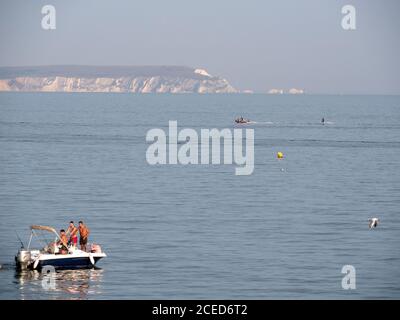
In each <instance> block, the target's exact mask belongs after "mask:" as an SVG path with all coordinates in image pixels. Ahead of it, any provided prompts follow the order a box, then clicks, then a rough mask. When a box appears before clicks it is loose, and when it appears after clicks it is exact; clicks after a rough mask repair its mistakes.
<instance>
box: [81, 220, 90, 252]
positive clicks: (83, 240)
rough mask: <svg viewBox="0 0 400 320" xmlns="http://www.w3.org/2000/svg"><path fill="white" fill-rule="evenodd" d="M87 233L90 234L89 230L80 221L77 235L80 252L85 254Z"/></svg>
mask: <svg viewBox="0 0 400 320" xmlns="http://www.w3.org/2000/svg"><path fill="white" fill-rule="evenodd" d="M89 233H90V231H89V228H88V227H86V225H84V224H83V222H82V221H79V234H80V239H79V244H80V245H81V250H82V251H85V252H86V245H87V241H88V237H89Z"/></svg>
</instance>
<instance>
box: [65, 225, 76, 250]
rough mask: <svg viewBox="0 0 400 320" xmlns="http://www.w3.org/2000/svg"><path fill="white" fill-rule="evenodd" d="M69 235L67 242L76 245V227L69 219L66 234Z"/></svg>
mask: <svg viewBox="0 0 400 320" xmlns="http://www.w3.org/2000/svg"><path fill="white" fill-rule="evenodd" d="M68 234H69V235H70V237H69V242H70V243H71V244H72V245H73V246H74V247H76V246H77V244H78V228H77V227H75V225H74V222H73V221H70V223H69V227H68V229H67V235H68Z"/></svg>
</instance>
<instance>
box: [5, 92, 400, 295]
mask: <svg viewBox="0 0 400 320" xmlns="http://www.w3.org/2000/svg"><path fill="white" fill-rule="evenodd" d="M239 116H243V117H245V118H250V120H252V123H250V124H248V125H246V128H252V129H254V135H255V150H254V157H255V164H254V172H253V173H252V174H251V175H249V176H237V175H235V174H234V164H232V165H187V166H184V165H179V164H177V165H158V166H151V165H149V164H148V162H147V161H146V150H147V148H148V146H149V143H148V142H146V140H145V137H146V133H147V132H148V131H149V130H150V129H153V128H161V129H163V130H166V131H167V130H168V129H167V127H168V122H169V121H170V120H172V121H177V122H178V123H179V126H180V127H182V128H192V129H194V130H197V131H198V132H200V130H201V129H211V128H218V129H222V128H231V129H233V128H238V126H237V125H234V119H235V118H236V117H239ZM322 117H324V118H325V125H322V124H321V119H322ZM277 152H282V153H283V154H284V158H283V159H281V160H279V159H277V157H276V154H277ZM371 217H378V218H379V219H380V220H381V224H380V225H379V226H378V227H377V228H376V229H373V230H370V229H369V228H368V219H369V218H371ZM70 220H74V221H75V222H77V221H79V220H84V222H85V223H86V224H87V225H88V227H89V228H90V230H91V234H90V239H89V241H90V242H95V243H99V244H100V245H101V246H102V248H103V250H104V251H105V252H106V254H107V258H105V259H103V260H101V261H100V262H99V263H98V267H99V268H100V269H96V270H78V271H76V270H75V271H61V272H58V273H57V274H56V288H55V289H53V290H47V289H45V288H44V287H43V286H42V275H41V274H40V273H38V272H18V271H16V270H15V267H14V255H15V254H16V252H17V250H18V249H19V247H20V242H19V240H18V238H17V236H16V232H17V233H18V235H19V236H20V238H21V240H22V241H23V242H25V245H26V243H27V241H28V237H29V226H30V225H31V224H42V225H50V226H53V227H55V228H56V229H57V230H58V229H61V228H66V227H67V225H68V222H69V221H70ZM0 264H1V269H0V298H1V299H153V298H154V299H155V298H157V299H158V298H160V299H162V298H166V299H175V298H176V299H180V298H186V299H201V298H212V299H214V298H226V299H237V298H243V299H263V298H288V299H297V298H312V299H313V298H315V299H320V298H322V299H323V298H344V299H347V298H348V299H361V298H400V97H399V96H329V95H320V96H318V95H296V96H290V95H282V96H273V95H261V94H254V95H251V94H242V95H240V94H231V95H195V94H193V95H192V94H182V95H168V94H159V95H156V94H154V95H153V94H143V95H134V94H103V93H94V94H88V93H85V94H73V93H66V94H64V93H1V94H0ZM345 265H351V266H353V267H354V269H355V271H356V274H355V279H356V288H355V289H349V290H345V289H343V287H342V279H343V277H344V276H345V274H343V273H342V268H343V266H345Z"/></svg>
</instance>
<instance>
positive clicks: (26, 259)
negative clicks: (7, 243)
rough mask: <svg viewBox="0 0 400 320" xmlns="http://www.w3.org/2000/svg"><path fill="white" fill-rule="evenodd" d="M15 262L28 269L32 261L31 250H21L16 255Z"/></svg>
mask: <svg viewBox="0 0 400 320" xmlns="http://www.w3.org/2000/svg"><path fill="white" fill-rule="evenodd" d="M15 262H16V263H17V265H18V266H19V267H20V268H21V269H26V268H27V267H28V265H29V264H30V263H31V252H30V251H28V250H23V249H21V250H19V251H18V254H17V255H16V257H15Z"/></svg>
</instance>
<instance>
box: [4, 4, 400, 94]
mask: <svg viewBox="0 0 400 320" xmlns="http://www.w3.org/2000/svg"><path fill="white" fill-rule="evenodd" d="M48 4H50V5H53V6H54V7H55V9H56V29H55V30H44V29H43V28H42V26H41V20H42V17H43V14H42V13H41V10H42V7H43V6H44V5H48ZM347 4H351V5H353V6H354V7H355V8H356V30H344V29H343V28H342V26H341V21H342V18H343V14H342V13H341V9H342V7H343V6H344V5H347ZM399 9H400V1H398V0H381V1H378V0H345V1H342V0H324V1H321V0H279V1H278V0H273V1H272V0H246V1H238V0H202V1H194V0H159V1H156V0H146V1H136V0H112V1H111V0H108V1H107V0H46V1H42V0H29V1H26V0H1V1H0V39H1V50H0V66H30V65H55V64H58V65H59V64H64V65H65V64H75V65H76V64H78V65H184V66H190V67H199V68H204V69H206V70H207V71H208V72H209V73H211V74H212V75H217V76H222V77H224V78H226V79H227V80H228V81H229V82H230V83H231V84H232V85H233V86H234V87H235V88H237V89H240V90H245V89H250V90H254V91H256V92H267V91H268V90H269V89H271V88H283V89H289V88H293V87H295V88H303V89H305V90H306V92H309V93H328V94H400V36H399V33H400V19H399V14H400V10H399Z"/></svg>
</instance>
